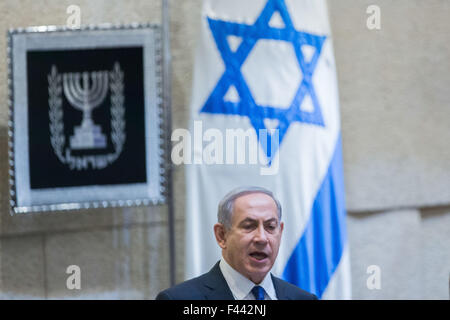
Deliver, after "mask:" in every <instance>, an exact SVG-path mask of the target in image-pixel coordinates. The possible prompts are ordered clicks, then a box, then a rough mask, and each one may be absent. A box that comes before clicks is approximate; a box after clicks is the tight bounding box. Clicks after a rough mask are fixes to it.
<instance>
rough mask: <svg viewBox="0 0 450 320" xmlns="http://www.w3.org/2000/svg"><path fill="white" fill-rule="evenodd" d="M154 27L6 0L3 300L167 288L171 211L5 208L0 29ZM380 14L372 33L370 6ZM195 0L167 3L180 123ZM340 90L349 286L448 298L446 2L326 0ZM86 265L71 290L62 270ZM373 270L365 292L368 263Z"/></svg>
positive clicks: (149, 12) (152, 14) (133, 3)
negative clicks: (373, 281)
mask: <svg viewBox="0 0 450 320" xmlns="http://www.w3.org/2000/svg"><path fill="white" fill-rule="evenodd" d="M71 4H76V5H78V6H79V7H80V8H81V23H82V24H98V23H105V22H109V23H131V22H155V23H159V22H160V20H161V18H160V10H161V7H160V2H159V1H156V0H127V1H120V0H114V1H112V0H91V1H87V0H79V1H77V2H76V3H74V2H73V1H71V0H69V1H63V0H49V1H43V0H39V1H32V0H21V1H15V0H4V1H1V2H0V35H2V36H0V298H5V299H17V298H37V299H46V298H48V299H52V298H88V299H91V298H92V299H98V298H106V299H108V298H112V299H119V298H120V299H152V298H154V297H155V295H156V294H157V292H158V291H159V290H161V289H164V288H166V287H168V286H169V269H168V265H169V246H168V236H167V230H168V226H167V224H168V219H167V207H166V206H159V207H150V208H117V209H97V210H83V211H78V212H52V213H36V214H31V215H15V216H10V215H9V200H8V192H9V191H8V155H7V117H8V107H7V83H6V80H7V64H6V36H5V35H6V31H7V30H8V29H9V28H15V27H26V26H36V25H65V24H66V21H67V18H68V14H67V13H66V9H67V7H68V6H69V5H71ZM371 4H375V5H378V6H379V7H380V10H381V29H380V30H369V29H368V28H367V27H366V20H367V18H368V16H369V14H367V13H366V9H367V7H368V6H369V5H371ZM200 10H201V0H184V1H175V0H172V1H171V46H172V58H173V66H172V68H173V97H172V101H173V106H172V109H173V116H172V117H173V129H175V128H187V125H188V108H189V99H190V89H191V79H192V63H193V53H194V49H195V44H196V40H197V38H196V34H197V31H198V29H199V27H200V20H199V18H200ZM329 15H330V21H331V27H332V33H333V41H334V50H335V56H336V63H337V69H338V70H337V72H338V81H339V82H338V83H339V89H340V102H341V115H342V136H343V148H344V166H345V167H344V170H345V179H346V198H347V207H348V211H349V214H348V229H349V241H350V255H351V264H352V278H353V280H352V286H353V296H354V298H357V299H383V298H384V299H417V298H436V299H448V298H449V275H450V250H449V243H450V148H449V141H450V130H449V128H450V109H449V107H448V106H449V105H450V94H449V93H448V89H447V87H448V84H449V83H450V41H449V39H450V36H449V34H450V23H449V22H448V16H449V15H450V2H448V1H445V0H428V1H425V0H398V1H395V2H393V1H388V0H382V1H381V0H377V1H362V0H339V1H329ZM174 188H175V189H174V191H175V194H176V198H175V201H176V202H175V215H176V238H177V246H176V249H177V250H176V251H177V259H176V265H177V282H180V281H182V280H183V267H184V265H183V263H184V252H183V251H184V241H183V237H184V214H185V211H184V207H185V183H184V171H183V167H176V168H175V172H174ZM73 264H75V265H78V266H80V268H81V275H82V284H81V286H82V289H81V290H68V289H67V287H66V279H67V277H68V275H67V274H66V268H67V267H68V266H69V265H73ZM371 265H376V266H378V267H379V268H380V272H381V288H380V289H379V290H377V289H375V290H369V289H368V288H367V285H366V281H367V278H368V277H369V274H367V268H368V267H369V266H371Z"/></svg>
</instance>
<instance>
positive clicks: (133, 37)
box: [7, 24, 168, 214]
mask: <svg viewBox="0 0 450 320" xmlns="http://www.w3.org/2000/svg"><path fill="white" fill-rule="evenodd" d="M127 48H138V49H139V52H142V68H143V69H142V75H143V76H142V80H143V81H142V90H141V91H142V95H143V107H141V108H142V109H143V114H142V117H143V123H144V127H145V129H144V130H141V131H137V130H136V132H141V133H142V135H143V136H142V137H141V136H139V135H138V134H137V133H136V135H137V137H139V139H140V140H139V141H141V140H142V141H143V142H142V144H140V145H139V144H137V145H136V146H134V147H133V148H134V149H133V150H138V151H139V152H140V153H142V154H143V155H142V156H141V157H140V158H139V159H142V161H145V163H139V164H138V167H139V168H145V170H144V169H141V171H142V174H141V176H142V177H140V178H139V179H141V180H139V179H138V178H136V179H137V180H136V181H134V180H133V181H131V180H130V181H131V182H129V181H127V179H128V175H127V164H126V161H125V160H120V161H122V162H123V163H125V165H123V164H122V167H120V168H121V169H115V170H116V172H117V173H119V176H123V178H124V179H125V180H124V181H123V183H122V182H121V181H120V179H118V178H116V175H115V174H114V170H113V169H110V168H111V167H112V166H113V164H114V165H117V163H118V161H119V160H117V159H122V158H123V157H128V158H129V159H132V160H133V159H135V158H138V157H134V155H133V153H132V152H131V151H129V153H127V152H125V151H123V150H125V149H126V148H125V146H127V143H128V142H129V140H127V139H131V138H130V137H129V136H128V135H127V132H126V130H125V129H123V128H132V127H133V126H134V124H133V123H127V121H128V120H124V119H125V118H123V119H122V120H123V122H124V123H122V124H121V123H119V126H118V127H119V129H117V130H122V131H123V132H122V131H120V132H122V133H123V134H122V136H121V135H120V134H118V133H120V132H119V131H117V130H116V131H115V132H114V133H110V136H109V138H108V139H109V141H113V142H115V143H110V142H109V144H110V145H111V146H110V148H112V150H113V152H111V153H109V154H108V153H107V154H105V155H102V154H100V155H98V154H97V155H91V156H88V155H81V156H74V155H72V156H71V155H70V150H71V149H70V148H73V149H75V148H76V147H77V144H76V142H74V141H75V140H76V141H81V147H80V146H79V145H78V148H81V149H83V148H87V149H85V150H88V149H89V148H91V149H92V150H94V149H95V148H96V147H97V146H99V143H100V146H103V147H105V146H106V144H107V143H106V142H105V136H107V135H106V133H105V132H103V133H99V132H100V131H101V130H102V129H101V128H100V129H99V127H101V126H99V125H95V124H93V123H92V121H91V120H90V119H88V120H89V121H91V123H90V124H87V125H86V126H84V124H83V125H80V126H79V127H78V129H79V131H83V130H85V129H86V128H88V129H87V131H86V132H87V133H88V135H87V136H86V135H85V133H86V132H85V131H83V132H82V133H80V136H77V137H75V136H76V134H75V133H73V136H72V137H70V136H68V134H67V132H66V133H64V132H63V131H61V130H60V132H59V135H58V134H56V133H55V132H57V131H58V130H57V128H58V126H59V125H61V124H62V123H63V120H62V119H63V118H62V116H61V117H60V118H59V120H58V121H60V122H56V120H54V119H58V115H59V114H60V113H58V112H61V113H62V109H61V105H60V104H61V102H60V101H61V100H62V99H63V98H64V97H65V100H64V101H66V102H65V103H66V104H67V105H69V103H68V102H67V101H69V100H70V99H69V98H70V97H71V98H72V100H70V102H71V103H72V104H73V105H72V106H73V107H75V106H77V107H78V109H79V111H81V112H80V115H81V114H82V115H83V123H84V122H85V120H86V119H85V118H89V117H90V116H86V114H89V113H92V112H93V111H92V110H93V109H94V107H95V103H96V102H98V101H103V100H101V99H102V98H103V99H105V98H104V96H105V94H103V96H100V95H99V94H98V95H97V96H95V94H96V93H94V91H95V90H94V89H93V87H94V86H95V85H94V82H95V81H94V78H95V77H97V76H98V78H104V79H109V80H108V81H109V89H107V90H108V94H109V95H110V96H111V99H113V98H114V99H116V98H117V99H118V100H117V99H116V100H114V101H119V104H118V105H117V104H116V105H114V107H113V102H111V103H110V105H111V106H110V111H108V112H109V114H110V117H111V119H112V118H113V114H115V113H114V112H116V111H117V110H119V111H120V112H122V113H120V112H119V113H118V114H122V116H123V114H124V113H125V111H124V110H128V109H127V107H129V106H127V96H126V94H125V95H124V93H123V91H120V90H121V89H120V88H122V87H127V82H126V79H127V74H126V71H124V70H122V69H121V65H120V63H117V64H114V65H113V66H111V68H109V69H108V70H107V71H104V74H103V75H104V77H103V76H100V72H98V74H96V72H91V73H90V74H89V72H84V73H82V72H80V73H79V74H78V78H76V77H75V78H76V79H77V80H76V81H78V82H76V81H75V82H74V83H75V84H76V85H72V87H75V88H76V89H78V91H76V90H75V91H76V92H75V91H73V92H72V95H71V94H70V92H71V91H70V90H69V89H70V88H71V86H70V84H71V82H70V81H71V78H70V74H69V73H65V74H63V73H58V72H59V70H58V69H57V68H56V67H55V68H54V70H53V68H52V69H50V70H49V72H48V74H47V75H46V77H47V79H48V84H47V83H46V86H47V87H48V100H46V101H48V109H47V110H48V114H49V115H48V116H47V115H46V117H48V118H49V119H50V120H49V125H48V126H42V130H48V131H49V133H47V134H48V135H49V136H50V138H51V139H49V141H47V142H48V143H49V145H47V146H45V147H44V148H43V150H44V149H45V150H47V149H50V145H51V147H52V148H53V152H54V156H55V159H56V158H59V161H60V163H59V164H58V165H57V166H55V170H56V167H57V168H62V167H64V168H65V169H60V170H66V171H67V172H68V177H72V176H73V177H76V174H77V172H78V173H80V174H84V176H85V177H89V179H90V182H89V183H86V184H83V179H78V178H77V179H74V181H75V180H77V183H76V184H74V185H71V179H66V180H64V181H59V180H61V179H62V178H61V177H59V180H58V182H55V184H54V185H52V183H50V182H49V181H48V180H51V179H45V176H43V173H42V171H44V170H40V164H39V162H36V161H34V162H33V161H32V160H30V158H31V155H30V154H31V151H30V150H39V149H38V148H36V147H35V146H33V145H32V140H33V139H35V138H34V135H33V136H32V137H30V131H31V128H32V125H30V123H31V122H32V121H34V118H35V117H34V114H33V117H32V119H29V118H30V113H31V111H30V104H31V102H32V101H29V92H31V91H33V89H32V88H29V86H28V83H29V79H28V77H29V76H30V70H29V68H31V67H30V65H31V63H30V64H29V65H27V61H28V62H29V61H30V60H29V59H30V52H32V53H33V54H34V53H35V52H38V53H39V52H58V53H59V52H68V51H77V50H82V51H83V50H84V51H88V52H89V53H90V54H91V53H92V52H95V51H96V50H115V49H117V50H126V49H127ZM7 50H8V86H9V99H8V104H9V121H8V137H9V139H8V148H9V149H8V156H9V185H10V208H11V210H10V212H11V214H20V213H31V212H43V211H60V210H77V209H89V208H107V207H129V206H148V205H159V204H164V203H166V198H167V197H166V183H167V181H166V180H167V179H166V169H165V168H166V166H165V164H164V161H165V159H166V158H167V154H168V153H167V152H168V150H166V149H167V146H166V143H165V138H166V134H167V133H166V132H164V128H165V123H164V109H163V101H162V99H163V98H162V97H163V94H162V56H161V29H160V27H159V26H158V25H155V24H129V25H112V24H101V25H89V26H82V27H80V28H77V29H71V28H68V27H57V26H39V27H29V28H24V29H11V30H9V32H8V45H7ZM127 63H128V64H129V65H132V64H131V62H127ZM80 71H82V70H80ZM114 72H115V73H114ZM31 73H32V72H31ZM124 73H125V80H121V79H123V74H124ZM138 73H139V74H140V72H138ZM84 74H87V76H86V77H84ZM114 74H115V75H118V77H114ZM72 75H73V74H72ZM108 75H109V76H108ZM120 75H122V78H120ZM89 76H90V78H89ZM85 78H86V79H88V80H86V79H85ZM89 79H90V80H89ZM115 79H116V80H115ZM117 79H119V80H117ZM72 80H73V79H72ZM83 80H84V81H85V82H84V87H83ZM114 81H116V82H114ZM117 81H123V83H122V82H117ZM66 82H67V83H66ZM72 82H73V81H72ZM98 82H99V83H100V84H99V85H98V86H99V87H101V83H102V81H101V80H98ZM80 83H81V85H80ZM66 84H67V86H66ZM72 84H73V83H72ZM117 84H118V85H119V87H118V88H119V89H118V90H119V91H118V92H117V90H116V91H115V90H113V88H117V86H116V87H113V85H117ZM52 86H54V87H52ZM89 86H90V88H91V89H92V91H89V90H87V89H88V87H89ZM121 86H122V87H121ZM63 88H64V90H62V89H63ZM67 88H69V89H67ZM80 88H81V89H82V90H81V92H82V94H81V93H80ZM66 89H67V90H66ZM85 89H86V90H85ZM41 91H42V90H41ZM98 91H101V90H100V89H99V90H98ZM121 94H122V95H121ZM113 95H115V96H114V97H113ZM90 98H92V99H90ZM77 99H78V100H77ZM89 99H90V100H89ZM96 99H97V100H96ZM74 100H76V101H78V104H77V103H76V102H74ZM42 101H43V100H42ZM58 101H59V104H58ZM94 101H95V102H94ZM108 101H113V100H108ZM120 101H122V102H120ZM105 103H108V102H105ZM41 104H42V103H41ZM97 104H98V103H97ZM58 108H59V109H58ZM66 108H67V107H66ZM113 108H116V109H117V110H116V109H113ZM71 110H72V109H71ZM73 110H75V108H74V109H73ZM33 112H35V111H33ZM126 112H128V111H126ZM40 114H42V112H41V113H40ZM126 114H127V115H128V113H126ZM55 115H56V118H55ZM123 117H124V116H123ZM37 118H39V117H37ZM52 119H53V120H52ZM52 121H53V122H52ZM86 121H87V120H86ZM112 121H113V120H111V123H112ZM94 122H95V121H94ZM52 126H53V127H52ZM82 126H84V127H83V128H84V129H83V128H81V127H82ZM55 128H56V129H55ZM80 128H81V129H80ZM111 128H112V129H111V130H110V131H111V132H113V131H114V128H116V127H115V126H113V125H112V124H111ZM94 129H96V130H94ZM97 129H98V130H97ZM54 130H56V131H54ZM75 131H77V129H76V128H74V132H75ZM103 131H104V128H103ZM34 132H36V130H35V131H34ZM80 137H81V138H80ZM83 137H84V138H85V137H88V138H89V139H91V140H92V139H93V140H92V141H95V142H86V141H91V140H89V139H87V138H86V139H87V140H86V139H84V138H83ZM92 137H94V138H92ZM57 138H59V140H58V139H57ZM75 138H77V139H78V138H80V139H78V140H77V139H75ZM82 138H83V139H82ZM100 138H102V139H103V140H102V139H100ZM71 139H74V141H72V140H71ZM50 140H51V141H50ZM55 141H59V144H58V143H56V142H55ZM61 141H63V142H62V144H61ZM98 141H100V142H98ZM117 141H119V142H117ZM69 142H70V144H69ZM39 143H40V144H43V142H42V140H41V141H40V142H39ZM78 143H80V142H78ZM55 146H56V147H55ZM140 146H141V147H140ZM39 147H40V146H39ZM64 149H65V152H66V153H64ZM143 149H145V151H143ZM83 150H84V149H83ZM85 150H84V151H85ZM118 150H119V151H118ZM130 150H131V149H130ZM75 151H76V150H75ZM75 151H73V150H72V152H75ZM39 152H40V151H36V154H37V155H39V156H40V153H39ZM120 157H122V158H120ZM53 160H54V159H52V161H53ZM114 161H116V162H114ZM133 161H134V160H133ZM136 161H138V160H136ZM44 162H45V161H44ZM44 162H42V163H41V164H43V163H44ZM105 163H106V166H108V165H110V164H111V166H110V167H108V170H112V171H111V172H112V174H109V175H107V174H104V175H103V176H102V177H104V179H105V181H106V182H103V183H101V184H96V183H95V182H94V183H93V182H92V174H88V173H87V172H88V171H89V170H91V171H92V172H93V175H94V176H95V174H97V172H100V171H101V170H106V169H104V168H106V167H104V166H105ZM45 165H47V166H49V165H48V163H47V162H45ZM67 168H69V169H70V170H72V171H69V169H67ZM124 168H125V169H124ZM94 169H95V170H94ZM33 170H34V171H36V172H37V173H39V175H40V178H39V179H40V180H39V179H38V180H39V181H42V182H43V183H44V184H45V186H43V187H40V186H39V184H34V185H33V183H32V181H33V180H32V178H31V175H30V174H34V173H33V172H34V171H33ZM46 170H47V171H50V172H48V177H52V175H56V173H54V172H53V170H51V169H50V170H49V168H48V167H47V169H46ZM83 170H84V171H83ZM130 170H134V168H133V165H130ZM144 171H145V172H144ZM55 172H56V171H55ZM131 172H132V171H130V173H131ZM44 174H45V173H44ZM42 177H44V178H42ZM112 177H114V179H116V180H117V181H116V180H114V182H113V183H108V181H109V180H108V179H112ZM89 179H88V180H89ZM35 180H36V179H35ZM94 180H95V179H94ZM30 181H31V182H30Z"/></svg>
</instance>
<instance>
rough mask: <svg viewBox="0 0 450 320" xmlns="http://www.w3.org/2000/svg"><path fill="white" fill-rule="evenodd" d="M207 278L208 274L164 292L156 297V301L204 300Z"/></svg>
mask: <svg viewBox="0 0 450 320" xmlns="http://www.w3.org/2000/svg"><path fill="white" fill-rule="evenodd" d="M205 277H206V274H203V275H201V276H199V277H196V278H193V279H190V280H187V281H184V282H182V283H179V284H177V285H175V286H173V287H171V288H168V289H166V290H163V291H161V292H160V293H159V294H158V295H157V296H156V300H202V299H204V294H203V292H202V287H203V283H204V279H205Z"/></svg>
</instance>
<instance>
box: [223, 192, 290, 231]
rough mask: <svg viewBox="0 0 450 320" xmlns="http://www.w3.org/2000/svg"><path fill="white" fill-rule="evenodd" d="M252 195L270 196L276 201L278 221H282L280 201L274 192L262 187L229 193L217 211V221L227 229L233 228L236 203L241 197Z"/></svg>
mask: <svg viewBox="0 0 450 320" xmlns="http://www.w3.org/2000/svg"><path fill="white" fill-rule="evenodd" d="M252 193H264V194H267V195H268V196H270V197H271V198H272V199H273V201H275V204H276V205H277V213H278V221H279V222H280V221H281V204H280V201H278V199H277V198H275V196H274V194H273V193H272V191H270V190H267V189H265V188H262V187H254V186H249V187H238V188H236V189H233V190H231V191H230V192H228V193H227V194H226V195H225V197H223V199H222V200H221V201H220V202H219V208H218V210H217V220H218V222H219V223H221V224H223V225H224V226H225V228H226V229H230V228H231V216H232V214H233V207H234V201H235V200H236V199H237V198H239V197H241V196H245V195H247V194H252Z"/></svg>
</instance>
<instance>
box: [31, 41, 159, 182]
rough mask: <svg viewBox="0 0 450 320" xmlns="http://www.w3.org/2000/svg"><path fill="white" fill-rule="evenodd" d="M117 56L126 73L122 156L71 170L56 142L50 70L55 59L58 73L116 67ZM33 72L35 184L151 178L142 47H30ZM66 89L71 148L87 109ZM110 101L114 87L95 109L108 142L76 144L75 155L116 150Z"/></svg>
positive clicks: (67, 136) (66, 126)
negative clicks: (101, 166) (74, 102)
mask: <svg viewBox="0 0 450 320" xmlns="http://www.w3.org/2000/svg"><path fill="white" fill-rule="evenodd" d="M116 61H117V62H119V63H120V68H121V69H122V72H123V73H124V98H125V101H124V108H125V134H126V139H125V143H124V145H123V150H122V153H121V154H120V156H119V157H118V158H117V159H116V161H114V162H113V163H112V164H110V165H108V166H107V167H106V168H104V169H95V170H93V169H92V168H91V167H89V168H88V169H87V170H76V169H74V170H70V168H69V166H68V165H67V164H63V163H62V162H61V161H60V160H59V159H58V158H57V156H56V154H55V152H54V150H53V147H52V145H51V143H50V130H49V121H50V120H49V114H48V112H49V105H48V99H49V94H48V80H47V75H48V74H49V73H50V70H51V67H52V65H55V66H56V67H57V70H58V74H62V73H66V72H84V71H88V72H91V71H101V70H108V71H111V70H112V69H113V66H114V63H115V62H116ZM27 74H28V82H27V85H28V129H29V154H30V157H29V159H30V187H31V189H42V188H57V187H71V186H90V185H117V184H129V183H140V182H147V178H146V176H147V175H146V165H145V162H146V160H145V154H146V153H145V122H144V119H145V117H144V112H145V109H144V74H143V49H142V47H127V48H101V49H86V50H61V51H29V52H27ZM61 95H62V98H63V106H62V108H63V112H64V117H63V120H64V133H65V145H64V150H65V149H66V147H69V146H70V137H71V136H72V135H73V130H74V126H79V125H80V124H81V120H82V112H81V111H79V110H77V109H75V108H74V107H72V106H71V105H70V104H69V102H68V101H67V99H66V97H65V96H64V93H63V92H62V94H61ZM110 106H111V103H110V90H109V88H108V94H107V96H106V98H105V100H104V101H103V103H102V104H101V105H100V106H98V107H97V108H95V109H94V111H93V113H92V118H93V120H94V123H95V124H97V125H101V127H102V133H103V134H104V135H105V136H106V137H107V147H106V148H105V149H102V150H71V152H72V155H75V156H83V155H96V154H98V155H100V154H108V153H113V152H114V146H113V144H112V141H111V137H110V133H111V123H110V121H111V117H110ZM147 125H151V124H147ZM63 154H65V151H64V152H63Z"/></svg>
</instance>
